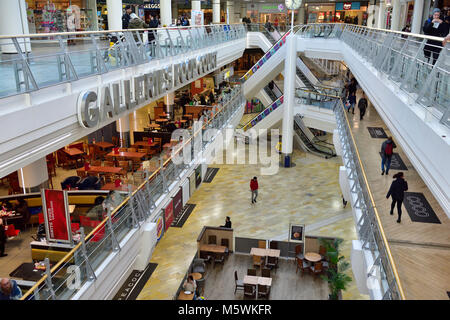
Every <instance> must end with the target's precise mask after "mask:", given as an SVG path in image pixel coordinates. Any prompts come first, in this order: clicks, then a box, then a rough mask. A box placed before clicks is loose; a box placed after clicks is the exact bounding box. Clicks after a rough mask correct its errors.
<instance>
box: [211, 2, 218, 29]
mask: <svg viewBox="0 0 450 320" xmlns="http://www.w3.org/2000/svg"><path fill="white" fill-rule="evenodd" d="M212 10H213V23H220V0H213V2H212Z"/></svg>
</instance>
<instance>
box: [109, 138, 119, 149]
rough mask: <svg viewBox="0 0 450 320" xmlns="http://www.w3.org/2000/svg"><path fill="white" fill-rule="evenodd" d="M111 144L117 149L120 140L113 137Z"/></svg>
mask: <svg viewBox="0 0 450 320" xmlns="http://www.w3.org/2000/svg"><path fill="white" fill-rule="evenodd" d="M111 143H112V144H113V145H114V146H115V147H117V146H118V145H119V138H117V137H112V138H111Z"/></svg>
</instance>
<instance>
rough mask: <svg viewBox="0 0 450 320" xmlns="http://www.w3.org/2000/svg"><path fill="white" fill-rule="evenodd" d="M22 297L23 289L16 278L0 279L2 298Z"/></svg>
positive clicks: (0, 295) (0, 296) (14, 298)
mask: <svg viewBox="0 0 450 320" xmlns="http://www.w3.org/2000/svg"><path fill="white" fill-rule="evenodd" d="M21 297H22V291H21V290H20V288H19V286H18V285H17V281H16V280H11V279H8V278H2V279H1V280H0V300H19V299H20V298H21Z"/></svg>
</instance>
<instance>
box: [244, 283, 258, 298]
mask: <svg viewBox="0 0 450 320" xmlns="http://www.w3.org/2000/svg"><path fill="white" fill-rule="evenodd" d="M255 296H256V286H255V285H254V284H244V297H251V298H254V297H255Z"/></svg>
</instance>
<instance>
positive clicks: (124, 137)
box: [116, 115, 130, 148]
mask: <svg viewBox="0 0 450 320" xmlns="http://www.w3.org/2000/svg"><path fill="white" fill-rule="evenodd" d="M116 130H117V132H119V135H120V146H121V147H125V148H127V147H129V146H130V116H129V115H126V116H125V117H122V118H120V119H119V120H117V121H116Z"/></svg>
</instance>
